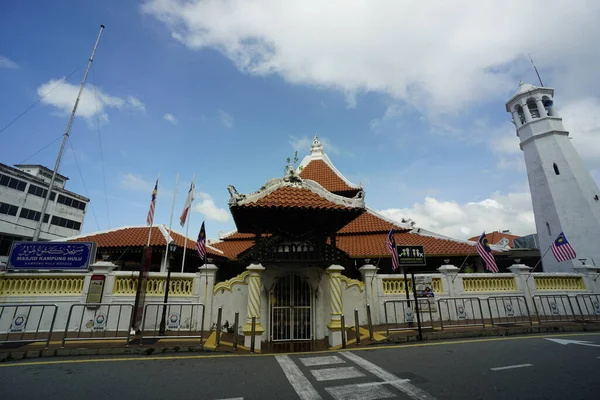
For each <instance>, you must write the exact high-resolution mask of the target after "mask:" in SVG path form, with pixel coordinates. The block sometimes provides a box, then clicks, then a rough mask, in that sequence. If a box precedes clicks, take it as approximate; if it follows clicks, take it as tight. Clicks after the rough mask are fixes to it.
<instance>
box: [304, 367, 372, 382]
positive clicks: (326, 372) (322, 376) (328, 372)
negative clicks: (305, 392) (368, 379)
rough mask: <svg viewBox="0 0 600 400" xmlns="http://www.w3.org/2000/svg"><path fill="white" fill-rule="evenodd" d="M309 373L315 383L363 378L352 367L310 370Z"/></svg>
mask: <svg viewBox="0 0 600 400" xmlns="http://www.w3.org/2000/svg"><path fill="white" fill-rule="evenodd" d="M310 372H311V374H313V376H314V377H315V378H316V379H317V381H333V380H336V379H350V378H360V377H362V376H365V374H363V373H362V372H360V371H359V370H357V369H356V368H354V367H338V368H324V369H311V370H310Z"/></svg>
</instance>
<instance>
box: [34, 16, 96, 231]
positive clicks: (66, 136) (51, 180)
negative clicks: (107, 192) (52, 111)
mask: <svg viewBox="0 0 600 400" xmlns="http://www.w3.org/2000/svg"><path fill="white" fill-rule="evenodd" d="M103 30H104V25H100V33H98V38H97V39H96V44H95V45H94V50H93V51H92V55H91V56H90V59H89V61H88V64H87V68H86V69H85V74H84V75H83V80H82V81H81V86H80V87H79V93H78V94H77V100H75V104H74V105H73V111H71V116H70V117H69V122H68V123H67V129H66V131H65V134H64V137H63V141H62V144H61V145H60V150H59V152H58V157H57V158H56V164H55V165H54V171H52V178H51V179H50V185H49V186H48V193H46V197H45V198H44V203H43V205H42V210H41V212H40V220H39V221H38V223H37V225H36V227H35V231H34V232H33V239H32V240H33V241H34V242H35V241H37V240H39V239H40V233H41V232H42V223H43V222H44V215H45V214H46V209H47V208H48V202H49V201H50V195H51V193H52V188H53V187H54V180H55V179H56V174H57V173H58V168H59V167H60V161H61V159H62V155H63V152H64V150H65V145H66V144H67V140H69V134H70V133H71V125H73V119H74V118H75V112H76V111H77V106H78V105H79V98H80V97H81V93H82V92H83V87H84V86H85V81H87V77H88V73H89V72H90V67H91V66H92V62H93V61H94V54H96V49H97V48H98V43H99V42H100V37H101V36H102V31H103ZM50 222H51V221H50V220H48V224H50Z"/></svg>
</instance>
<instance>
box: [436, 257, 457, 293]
mask: <svg viewBox="0 0 600 400" xmlns="http://www.w3.org/2000/svg"><path fill="white" fill-rule="evenodd" d="M458 270H459V268H457V267H455V266H454V265H452V264H446V265H442V266H441V267H439V268H438V271H440V274H442V288H443V289H444V290H445V291H446V293H447V294H448V297H456V296H459V295H460V293H461V292H462V290H460V289H458V287H457V286H458V285H459V284H461V283H462V280H459V279H458V277H457V275H458ZM459 281H460V282H459ZM434 294H435V295H436V296H440V295H439V294H436V293H434Z"/></svg>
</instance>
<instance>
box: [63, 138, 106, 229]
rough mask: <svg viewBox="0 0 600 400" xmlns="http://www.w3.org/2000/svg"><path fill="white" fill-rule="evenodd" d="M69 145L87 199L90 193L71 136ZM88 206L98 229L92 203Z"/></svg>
mask: <svg viewBox="0 0 600 400" xmlns="http://www.w3.org/2000/svg"><path fill="white" fill-rule="evenodd" d="M69 145H70V146H71V150H72V151H73V158H74V159H75V165H77V170H78V171H79V176H80V177H81V183H83V189H84V190H85V196H86V197H87V198H88V199H89V198H90V195H89V193H88V190H87V186H86V184H85V180H84V179H83V174H82V173H81V168H80V167H79V161H77V156H76V155H75V147H73V142H72V141H71V138H69ZM90 208H91V210H92V215H93V216H94V219H95V220H96V226H97V227H98V230H100V224H99V223H98V218H97V217H96V212H95V211H94V205H93V204H92V202H90Z"/></svg>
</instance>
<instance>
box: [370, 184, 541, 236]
mask: <svg viewBox="0 0 600 400" xmlns="http://www.w3.org/2000/svg"><path fill="white" fill-rule="evenodd" d="M381 213H382V214H383V215H385V216H387V217H388V218H392V219H394V220H396V221H401V220H402V218H411V219H412V220H414V221H415V222H416V224H417V225H416V226H418V227H420V228H424V229H427V230H431V231H433V232H436V233H440V234H443V235H447V236H450V237H454V238H458V239H468V238H469V237H472V236H475V235H479V234H481V232H483V231H487V232H491V231H494V230H498V229H501V230H504V229H509V230H510V231H511V232H512V233H514V234H516V235H527V234H530V233H535V220H534V217H533V210H532V206H531V195H530V194H529V191H522V192H513V193H508V194H505V195H503V194H500V193H493V194H492V195H491V196H490V197H489V198H487V199H484V200H482V201H479V202H469V203H466V204H459V203H457V202H455V201H442V200H438V199H436V198H434V197H426V198H425V200H424V201H423V203H415V204H414V205H413V206H412V207H411V208H403V209H398V208H391V209H387V210H382V211H381Z"/></svg>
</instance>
